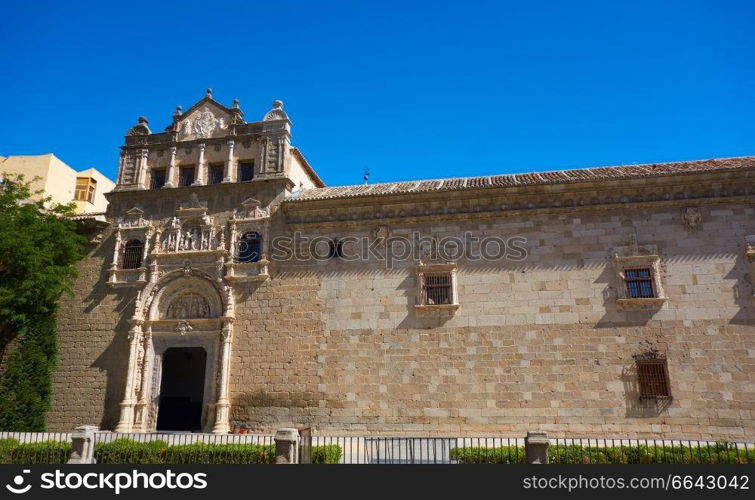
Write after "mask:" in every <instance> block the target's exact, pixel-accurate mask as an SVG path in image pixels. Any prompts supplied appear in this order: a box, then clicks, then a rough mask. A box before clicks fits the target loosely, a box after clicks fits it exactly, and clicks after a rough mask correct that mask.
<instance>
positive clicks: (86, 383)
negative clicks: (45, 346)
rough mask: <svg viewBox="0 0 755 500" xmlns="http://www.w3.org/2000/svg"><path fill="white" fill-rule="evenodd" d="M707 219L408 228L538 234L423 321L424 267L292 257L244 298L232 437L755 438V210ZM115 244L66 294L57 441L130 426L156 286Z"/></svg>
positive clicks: (658, 215)
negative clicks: (646, 305)
mask: <svg viewBox="0 0 755 500" xmlns="http://www.w3.org/2000/svg"><path fill="white" fill-rule="evenodd" d="M163 203H165V202H163ZM171 206H172V205H171ZM701 210H702V213H703V224H702V226H701V227H700V228H699V229H698V230H697V231H690V230H688V229H687V228H685V227H684V225H683V224H682V223H681V221H680V218H679V208H678V207H666V208H658V209H654V210H644V209H643V210H635V211H628V210H622V211H619V210H612V211H601V212H598V211H594V212H583V213H580V214H578V215H577V214H569V213H563V212H562V213H561V214H549V215H533V216H531V217H501V218H499V219H486V220H473V219H469V220H465V221H458V220H457V221H455V222H447V221H446V222H444V221H443V220H432V221H430V222H427V223H423V224H421V225H414V226H409V225H405V226H402V225H399V224H396V225H393V226H392V227H391V228H390V229H391V232H392V234H394V235H395V234H402V233H405V234H410V233H411V232H412V231H413V230H420V231H421V232H422V234H428V235H433V236H435V237H442V236H443V235H454V236H458V235H459V234H460V233H463V232H464V231H472V232H473V233H474V234H476V235H500V236H506V237H508V236H523V237H525V238H526V239H527V244H526V245H525V246H526V247H527V249H528V251H529V257H528V258H527V259H526V260H524V261H522V262H512V261H497V262H465V261H461V262H459V267H458V283H459V301H460V303H461V307H460V308H459V310H458V311H456V312H455V313H454V314H418V313H417V312H416V311H415V308H414V300H415V295H416V278H415V272H414V263H412V262H404V263H401V264H399V265H397V266H396V267H395V268H394V269H390V270H387V269H385V266H384V265H383V263H381V262H378V261H377V260H373V261H370V262H367V263H349V262H344V261H339V260H331V261H328V262H325V263H319V264H316V265H312V264H309V263H294V262H276V263H274V265H273V270H272V277H271V279H269V280H267V281H265V282H261V283H250V284H243V285H241V284H238V285H235V287H234V288H235V292H234V296H235V300H236V320H235V323H234V344H233V353H232V362H231V376H230V390H231V398H232V425H233V424H235V423H245V424H249V425H251V426H253V427H255V428H260V429H262V428H265V429H269V428H275V427H279V426H280V425H283V424H308V425H313V426H315V428H316V430H317V431H319V432H331V433H352V434H365V433H370V434H394V435H395V434H418V435H419V434H423V435H440V434H456V435H458V434H462V435H479V434H509V435H517V436H519V435H521V434H522V433H523V432H525V431H527V430H537V429H541V430H546V431H549V432H552V433H555V434H558V435H569V436H596V435H601V436H609V437H614V436H638V435H640V436H653V437H687V438H729V439H749V440H752V439H755V425H754V424H753V422H755V420H754V418H755V414H754V413H753V412H755V344H754V343H753V334H755V328H754V326H755V310H754V309H753V301H752V288H751V284H750V276H749V274H748V267H747V263H746V262H745V260H744V247H743V242H744V237H745V235H747V234H755V222H753V214H754V213H755V211H754V210H753V208H752V207H751V206H743V205H703V206H701ZM274 227H275V231H278V232H279V233H278V234H280V232H281V231H285V225H282V224H281V223H280V221H279V222H278V223H276V224H275V225H274ZM305 229H306V228H305ZM374 229H375V228H374V227H372V226H370V227H359V228H357V229H355V230H353V231H352V230H351V229H349V228H347V227H344V228H341V229H332V228H326V229H323V228H318V227H317V226H316V225H312V227H311V228H309V229H306V230H305V232H309V233H310V234H311V235H321V236H346V235H348V234H357V235H368V234H371V232H372V231H373V230H374ZM633 237H636V240H637V242H638V243H639V244H654V245H657V246H658V248H659V252H660V253H661V257H662V271H663V278H662V279H663V282H664V287H665V291H666V295H667V296H668V302H667V303H666V304H665V305H664V306H663V308H662V309H661V310H659V311H657V312H654V313H649V312H645V311H622V310H619V309H618V308H617V307H616V305H615V302H614V300H613V298H614V294H613V292H612V288H614V287H615V286H616V282H615V279H614V272H613V270H612V268H611V266H610V261H609V256H610V255H609V250H610V248H611V247H614V246H621V245H627V244H628V243H629V242H630V241H631V239H632V238H633ZM112 239H113V238H112V237H110V236H109V235H106V238H105V240H104V243H103V244H102V245H101V246H99V247H98V248H96V249H94V250H93V253H92V254H91V255H90V256H89V257H88V258H87V259H85V260H84V261H82V262H81V263H80V265H79V271H80V273H81V276H80V279H79V281H78V283H77V285H76V296H75V297H74V298H68V297H64V298H63V299H61V312H60V316H59V338H60V346H61V349H60V359H59V363H58V366H59V368H58V371H57V373H56V375H55V378H54V390H55V399H54V402H53V410H52V411H51V412H50V415H49V424H50V429H51V430H68V429H71V428H73V427H75V426H77V425H83V424H96V425H101V426H103V427H104V428H113V426H114V424H115V423H116V421H117V418H118V403H120V400H121V399H122V397H123V387H124V384H125V381H124V376H125V373H126V363H127V359H126V358H127V356H128V349H127V347H128V342H127V340H126V334H127V325H126V320H127V319H128V317H129V316H130V315H131V314H132V312H133V299H134V297H135V295H136V292H135V290H134V289H130V288H125V289H115V290H113V289H108V288H106V286H105V281H106V277H107V267H108V266H109V265H110V259H111V256H112V245H113V242H112ZM651 347H654V348H657V349H659V350H661V351H665V352H666V353H667V354H668V359H669V361H668V364H669V372H670V380H671V389H672V393H673V396H674V398H673V401H671V403H670V404H668V405H667V406H664V405H653V404H640V401H639V398H638V396H637V387H636V374H635V373H634V363H633V359H632V355H633V354H638V353H640V352H643V351H645V350H647V349H648V348H651Z"/></svg>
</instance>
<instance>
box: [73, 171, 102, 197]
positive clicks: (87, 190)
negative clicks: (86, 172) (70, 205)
mask: <svg viewBox="0 0 755 500" xmlns="http://www.w3.org/2000/svg"><path fill="white" fill-rule="evenodd" d="M96 190H97V181H96V180H94V179H92V178H91V177H77V178H76V193H75V195H74V199H75V200H76V201H88V202H89V203H94V194H95V191H96Z"/></svg>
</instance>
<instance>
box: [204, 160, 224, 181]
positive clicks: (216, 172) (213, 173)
mask: <svg viewBox="0 0 755 500" xmlns="http://www.w3.org/2000/svg"><path fill="white" fill-rule="evenodd" d="M223 170H224V166H223V164H222V163H213V164H210V171H209V172H208V178H207V184H220V183H221V182H223Z"/></svg>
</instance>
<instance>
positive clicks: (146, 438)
mask: <svg viewBox="0 0 755 500" xmlns="http://www.w3.org/2000/svg"><path fill="white" fill-rule="evenodd" d="M72 437H75V436H74V435H72V433H63V432H60V433H47V432H39V433H35V432H0V463H2V464H63V463H66V462H67V461H68V460H69V458H70V457H71V452H72ZM298 439H299V442H298V447H299V448H298V450H299V453H298V461H299V462H300V463H312V464H523V463H528V462H532V461H533V459H532V456H529V455H532V454H531V453H530V454H529V455H528V446H530V444H532V443H527V442H526V440H525V439H524V438H515V437H479V438H478V437H472V438H470V437H463V438H461V437H459V438H456V437H360V436H322V435H317V436H310V435H309V434H308V433H305V432H302V433H301V436H300V437H299V438H298ZM91 441H92V443H91V444H92V449H93V455H92V456H91V458H93V459H94V460H96V463H99V464H231V463H234V464H273V463H276V441H275V436H273V435H260V434H224V435H216V434H198V433H112V432H101V431H96V432H93V433H92V434H91ZM545 441H547V445H548V446H547V449H546V451H545V455H547V460H548V462H549V463H554V464H655V463H658V464H755V444H753V443H745V442H726V441H700V440H660V439H610V438H608V439H603V438H600V439H595V438H581V439H580V438H550V439H547V438H545ZM539 446H540V450H542V449H543V447H544V446H545V443H544V442H543V441H540V442H539ZM529 451H530V452H531V451H532V450H531V449H530V450H529Z"/></svg>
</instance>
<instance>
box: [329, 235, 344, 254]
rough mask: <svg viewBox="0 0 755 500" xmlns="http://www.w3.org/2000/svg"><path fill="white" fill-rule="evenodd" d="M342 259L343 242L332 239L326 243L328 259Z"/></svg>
mask: <svg viewBox="0 0 755 500" xmlns="http://www.w3.org/2000/svg"><path fill="white" fill-rule="evenodd" d="M336 257H339V258H340V257H343V241H341V240H339V239H338V238H333V239H332V240H330V241H329V242H328V258H330V259H335V258H336Z"/></svg>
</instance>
